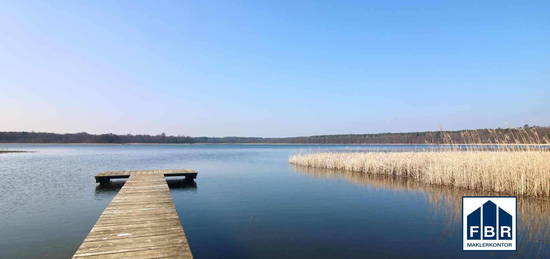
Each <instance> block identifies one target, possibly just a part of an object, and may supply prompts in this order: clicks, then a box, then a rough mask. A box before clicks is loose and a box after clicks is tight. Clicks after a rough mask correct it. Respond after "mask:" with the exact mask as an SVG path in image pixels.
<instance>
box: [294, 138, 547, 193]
mask: <svg viewBox="0 0 550 259" xmlns="http://www.w3.org/2000/svg"><path fill="white" fill-rule="evenodd" d="M518 132H519V133H518ZM518 132H512V134H515V135H512V136H494V139H495V140H496V141H494V142H493V143H491V144H492V145H475V144H474V145H473V144H468V143H466V144H468V146H466V147H465V146H460V145H457V144H456V143H452V140H449V142H450V145H448V146H447V147H446V148H441V149H435V150H431V151H421V152H416V151H407V152H327V153H313V154H297V155H293V156H291V157H290V158H289V162H290V163H291V164H294V165H298V166H305V167H313V168H324V169H336V170H346V171H352V172H362V173H368V174H382V175H390V176H401V177H408V178H411V179H414V180H416V181H419V182H424V183H428V184H435V185H448V186H454V187H460V188H466V189H472V190H481V191H487V192H498V193H507V194H513V195H524V196H535V197H550V152H549V151H548V149H546V148H545V147H544V146H543V145H542V143H541V142H543V141H541V139H540V138H538V136H536V135H533V134H531V133H530V132H529V131H528V130H523V131H518ZM465 134H466V136H465V138H467V139H472V141H475V136H467V134H468V133H465ZM544 142H546V144H547V143H548V140H546V139H545V140H544ZM503 143H506V144H503ZM525 143H527V144H528V145H522V144H525Z"/></svg>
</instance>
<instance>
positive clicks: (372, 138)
mask: <svg viewBox="0 0 550 259" xmlns="http://www.w3.org/2000/svg"><path fill="white" fill-rule="evenodd" d="M0 143H114V144H116V143H119V144H123V143H166V144H193V143H213V144H221V143H292V144H426V143H432V144H442V143H447V144H451V143H454V144H461V143H516V144H520V143H531V144H535V143H546V144H548V143H550V127H538V126H529V125H525V126H523V127H519V128H506V129H500V128H499V129H476V130H460V131H424V132H406V133H377V134H346V135H319V136H308V137H288V138H259V137H221V138H219V137H189V136H166V134H164V133H163V134H159V135H130V134H128V135H116V134H88V133H85V132H83V133H70V134H57V133H44V132H0Z"/></svg>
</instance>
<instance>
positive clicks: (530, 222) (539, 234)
mask: <svg viewBox="0 0 550 259" xmlns="http://www.w3.org/2000/svg"><path fill="white" fill-rule="evenodd" d="M291 168H292V169H293V170H294V171H295V172H297V173H300V174H304V175H308V176H312V177H319V178H340V179H345V180H347V181H349V182H352V183H354V184H358V185H365V186H368V187H371V188H382V189H388V190H392V191H407V192H420V193H422V194H424V195H425V197H426V199H427V200H428V202H429V203H430V205H431V207H432V210H433V212H435V213H444V214H445V216H447V218H448V219H449V224H450V226H455V227H456V226H461V225H462V219H461V217H462V196H476V195H479V196H492V195H494V196H502V194H498V193H490V192H480V191H475V190H467V189H463V188H454V187H448V186H436V185H427V184H423V183H419V182H417V181H413V180H410V179H408V178H403V177H396V176H385V175H372V174H365V173H360V172H348V171H339V170H330V169H319V168H309V167H301V166H295V165H291ZM517 206H518V223H519V224H518V227H519V229H518V248H522V247H524V248H529V249H535V250H537V249H540V248H543V247H545V246H548V244H550V200H549V199H536V198H529V197H518V204H517ZM537 247H539V248H537Z"/></svg>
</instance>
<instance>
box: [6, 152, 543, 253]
mask: <svg viewBox="0 0 550 259" xmlns="http://www.w3.org/2000/svg"><path fill="white" fill-rule="evenodd" d="M421 147H422V146H398V145H397V146H396V145H391V146H390V145H389V146H358V145H354V146H345V145H30V144H0V150H5V149H10V150H12V149H13V150H29V151H35V152H33V153H6V154H0V201H1V203H0V215H1V218H0V258H69V257H71V256H72V254H73V253H74V252H75V251H76V249H77V248H78V246H79V245H80V243H81V242H82V240H83V239H84V238H85V237H86V235H87V234H88V232H89V230H90V229H91V228H92V226H93V225H94V223H95V222H96V220H97V218H98V217H99V215H100V214H101V212H102V211H103V209H104V208H105V207H106V206H107V205H108V204H109V202H110V201H111V199H112V198H113V197H114V196H115V195H116V193H117V191H118V190H119V189H120V187H121V186H122V184H123V183H124V181H123V180H120V181H113V183H112V184H109V185H107V186H98V185H96V183H95V181H94V175H95V174H97V173H99V172H102V171H108V170H132V169H134V170H138V169H171V168H174V169H176V168H191V169H196V170H198V171H199V176H198V178H197V180H196V181H195V183H194V184H189V183H185V182H182V181H177V180H170V181H169V185H170V187H171V193H172V197H173V199H174V203H175V206H176V209H177V211H178V213H179V216H180V219H181V221H182V225H183V227H184V229H185V233H186V235H187V239H188V241H189V244H190V246H191V250H192V251H193V255H194V256H195V257H196V258H281V257H284V258H304V257H309V258H335V257H336V258H359V257H398V256H401V257H402V256H407V257H418V258H426V257H428V258H441V257H448V258H454V257H463V256H466V257H487V256H489V257H493V258H501V257H516V256H518V257H525V258H532V257H550V246H549V243H550V238H549V236H550V202H549V201H541V200H536V199H519V203H518V215H519V220H518V224H519V225H518V226H519V229H518V251H517V252H463V251H462V226H461V211H460V210H461V204H460V198H461V196H462V195H472V194H479V193H475V192H471V191H465V190H460V189H451V188H447V187H437V186H427V185H423V184H419V183H416V182H411V181H408V180H407V179H398V178H388V177H381V176H369V175H364V174H359V173H351V172H338V171H328V170H317V169H306V168H296V167H292V166H290V165H289V164H288V161H287V160H288V157H289V155H291V154H295V153H300V152H312V151H323V150H347V151H358V150H367V149H373V150H398V149H399V150H403V149H418V148H421ZM480 195H481V194H480ZM483 195H487V194H483Z"/></svg>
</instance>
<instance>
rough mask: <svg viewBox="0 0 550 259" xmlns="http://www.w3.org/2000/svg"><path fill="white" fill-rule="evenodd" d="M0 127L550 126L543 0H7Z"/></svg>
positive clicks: (268, 131)
mask: <svg viewBox="0 0 550 259" xmlns="http://www.w3.org/2000/svg"><path fill="white" fill-rule="evenodd" d="M0 5H1V6H2V7H1V8H0V32H1V36H0V37H1V38H0V71H1V72H0V112H1V113H0V130H1V131H6V130H26V131H31V130H34V131H49V132H82V131H87V132H91V133H106V132H113V133H124V134H125V133H147V134H158V133H161V132H165V133H167V134H184V135H191V136H203V135H207V136H229V135H231V136H235V135H236V136H297V135H314V134H332V133H375V132H403V131H420V130H437V129H439V128H440V127H441V128H444V129H463V128H486V127H508V126H519V125H523V124H525V123H529V124H536V125H550V1H478V0H476V1H356V2H354V1H227V2H226V1H2V0H0Z"/></svg>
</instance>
